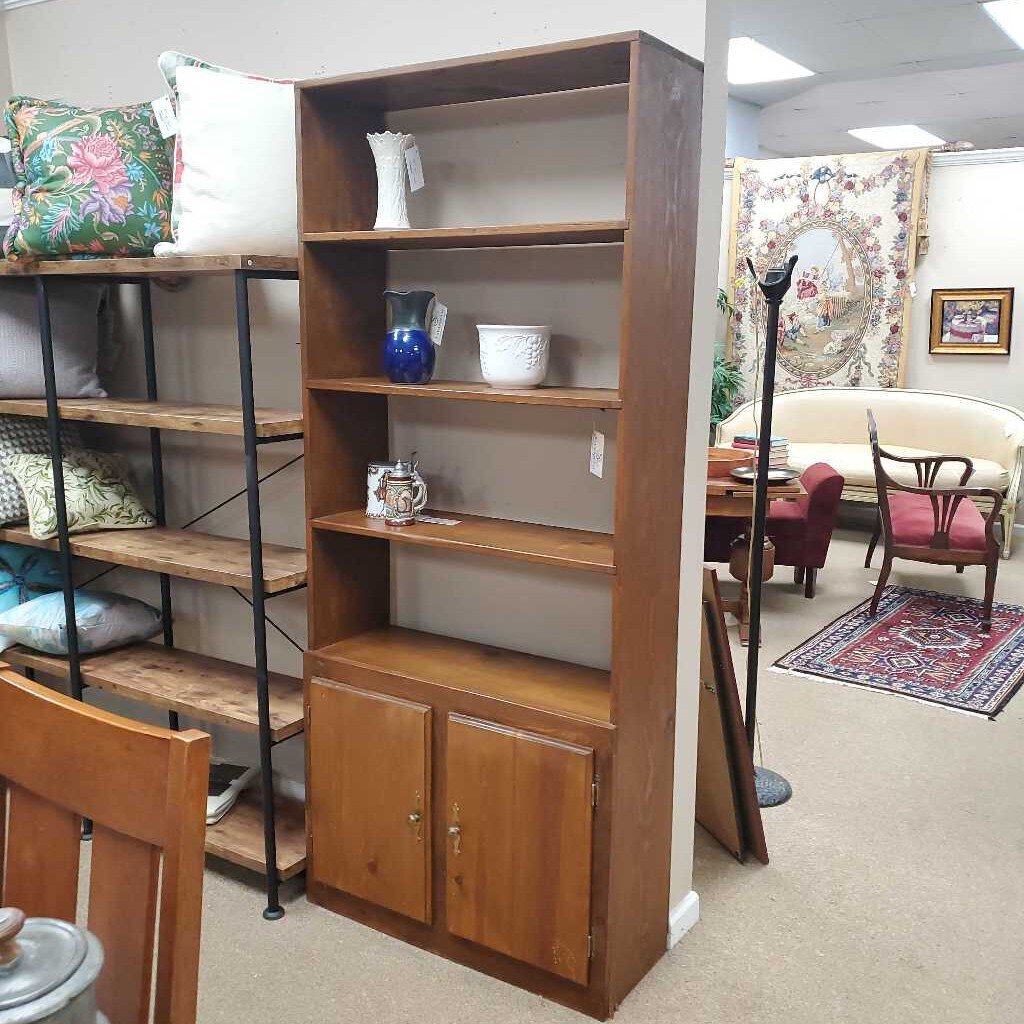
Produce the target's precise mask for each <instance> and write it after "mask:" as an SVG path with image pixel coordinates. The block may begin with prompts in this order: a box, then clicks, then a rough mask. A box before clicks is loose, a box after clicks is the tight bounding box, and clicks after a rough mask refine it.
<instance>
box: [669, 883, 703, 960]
mask: <svg viewBox="0 0 1024 1024" xmlns="http://www.w3.org/2000/svg"><path fill="white" fill-rule="evenodd" d="M699 920H700V897H699V896H698V895H697V894H696V893H695V892H694V891H693V890H692V889H691V890H690V891H689V892H688V893H687V894H686V895H685V896H684V897H683V898H682V899H681V900H680V901H679V902H678V903H677V904H676V905H675V906H674V907H673V908H672V909H671V910H670V911H669V915H668V948H669V949H671V948H672V947H673V946H674V945H675V944H676V943H677V942H678V941H679V940H680V939H681V938H682V937H683V936H684V935H685V934H686V933H687V932H688V931H689V930H690V929H691V928H692V927H693V926H694V925H695V924H696V923H697V922H698V921H699Z"/></svg>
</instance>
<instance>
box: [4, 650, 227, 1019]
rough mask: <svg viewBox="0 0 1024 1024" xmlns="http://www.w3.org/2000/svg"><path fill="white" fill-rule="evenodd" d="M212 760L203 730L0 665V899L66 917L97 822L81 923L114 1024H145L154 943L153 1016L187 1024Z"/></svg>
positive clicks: (101, 999)
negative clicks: (84, 847)
mask: <svg viewBox="0 0 1024 1024" xmlns="http://www.w3.org/2000/svg"><path fill="white" fill-rule="evenodd" d="M209 761H210V738H209V736H207V735H205V734H204V733H201V732H195V731H189V732H180V733H174V732H169V731H168V730H166V729H157V728H151V727H150V726H146V725H141V724H139V723H137V722H131V721H128V720H127V719H124V718H121V717H119V716H117V715H112V714H108V713H107V712H105V711H100V710H98V709H96V708H92V707H89V706H87V705H85V704H81V703H79V702H77V701H74V700H71V699H70V698H68V697H64V696H63V695H61V694H59V693H56V692H54V691H53V690H50V689H48V688H47V687H45V686H41V685H39V684H37V683H33V682H29V681H28V680H27V679H25V678H24V677H22V676H20V675H18V674H17V673H16V672H14V671H13V670H12V669H11V668H10V667H9V666H7V665H3V664H0V892H2V900H0V904H2V905H6V906H14V907H20V908H21V909H22V910H23V911H25V913H26V914H28V915H29V916H30V917H56V918H60V919H62V920H65V921H74V920H75V916H76V908H77V901H78V878H79V854H80V849H81V839H80V835H81V825H82V818H83V817H86V818H90V819H92V821H93V840H92V865H91V875H90V883H89V907H88V922H87V927H88V928H89V930H90V931H91V932H92V933H93V934H94V935H95V936H96V937H97V938H98V939H99V940H100V941H101V942H102V943H103V949H104V956H105V961H104V965H103V971H102V973H101V974H100V977H99V980H98V982H97V992H96V995H97V1001H98V1005H99V1008H100V1010H102V1011H103V1013H105V1014H106V1015H107V1017H108V1018H109V1019H110V1024H145V1022H147V1021H149V1020H150V1009H151V1007H150V1004H151V1001H152V1000H151V997H152V995H153V992H152V989H153V974H154V972H153V950H154V939H156V941H157V950H158V951H157V955H156V972H155V973H156V993H155V1001H153V1018H152V1019H153V1020H154V1021H155V1024H195V1020H196V990H197V985H198V975H199V930H200V923H201V917H202V894H203V844H204V840H205V828H206V789H207V780H208V775H209ZM5 791H6V792H5ZM5 836H6V851H7V852H6V857H4V855H3V850H4V848H5V847H4V843H3V840H4V837H5ZM161 862H162V871H161ZM158 912H159V924H157V915H158Z"/></svg>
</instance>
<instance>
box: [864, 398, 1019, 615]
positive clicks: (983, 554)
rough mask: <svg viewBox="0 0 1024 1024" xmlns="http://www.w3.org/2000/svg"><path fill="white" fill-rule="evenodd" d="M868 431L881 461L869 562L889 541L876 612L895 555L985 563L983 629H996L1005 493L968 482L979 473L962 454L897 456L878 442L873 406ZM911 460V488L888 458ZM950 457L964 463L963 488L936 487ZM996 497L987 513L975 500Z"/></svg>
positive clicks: (873, 450)
mask: <svg viewBox="0 0 1024 1024" xmlns="http://www.w3.org/2000/svg"><path fill="white" fill-rule="evenodd" d="M868 435H869V437H870V438H871V457H872V459H873V461H874V466H875V486H876V488H877V490H878V523H877V525H876V527H875V532H874V535H873V536H872V538H871V543H870V544H869V545H868V553H867V558H865V560H864V566H865V568H867V567H868V566H869V565H870V564H871V556H872V555H873V554H874V552H875V546H876V545H877V543H878V540H879V537H880V536H881V537H882V538H883V540H884V545H885V547H884V552H885V553H884V556H883V558H882V568H881V570H880V571H879V574H878V585H877V586H876V587H875V593H874V596H873V597H872V599H871V614H872V615H875V614H876V613H877V611H878V602H879V601H880V600H881V599H882V591H883V590H884V589H885V585H886V583H887V582H888V580H889V573H890V571H891V569H892V560H893V559H894V558H906V559H910V560H912V561H916V562H932V563H937V564H940V565H955V566H956V571H957V572H963V570H964V566H967V565H984V566H985V603H984V608H983V610H982V623H981V628H982V630H983V631H984V632H986V633H987V632H988V631H989V630H990V629H991V628H992V600H993V597H994V595H995V587H996V570H997V569H998V568H999V547H1000V545H999V541H998V539H997V538H996V534H995V524H996V523H997V522H998V521H999V514H1000V510H1001V509H1002V505H1003V496H1002V495H1001V494H1000V493H999V491H996V490H993V489H992V488H991V487H968V486H967V481H968V480H970V478H971V474H972V473H973V472H974V466H973V464H972V462H971V460H970V459H968V458H964V457H961V456H957V455H937V456H927V457H918V458H910V457H906V456H902V455H893V454H892V453H890V452H887V451H886V450H885V449H884V448H882V447H880V446H879V443H878V426H877V424H876V423H875V417H874V414H873V413H872V411H871V410H870V409H869V410H868ZM883 459H884V460H888V461H891V462H902V463H905V464H911V465H913V466H914V467H915V470H916V473H917V486H916V487H909V486H907V485H905V484H901V483H898V482H897V481H896V480H894V479H893V478H892V477H891V476H889V475H888V474H887V473H886V471H885V468H884V466H883V465H882V460H883ZM947 462H954V463H960V464H962V465H963V467H964V471H963V474H962V475H961V477H960V484H959V486H957V487H936V486H935V481H936V479H937V477H938V474H939V471H940V470H941V468H942V466H943V465H945V464H946V463H947ZM975 498H978V499H982V500H983V501H985V502H986V503H987V502H989V501H991V503H992V507H991V508H990V509H989V511H988V514H987V515H982V513H981V511H980V510H979V508H978V506H977V505H976V504H975V503H974V501H973V500H972V499H975Z"/></svg>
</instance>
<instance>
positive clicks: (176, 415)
mask: <svg viewBox="0 0 1024 1024" xmlns="http://www.w3.org/2000/svg"><path fill="white" fill-rule="evenodd" d="M59 405H60V415H61V418H62V419H65V420H78V421H80V422H85V423H113V424H121V425H124V426H132V427H158V428H160V429H163V430H184V431H189V432H193V433H197V434H228V435H231V436H234V437H241V436H242V410H241V408H240V407H237V406H231V405H193V404H188V403H182V402H147V401H143V400H141V399H133V398H66V399H62V400H61V401H60V403H59ZM0 414H8V415H12V416H36V417H44V416H46V401H45V399H42V398H7V399H3V400H0ZM300 433H302V414H301V413H299V412H290V411H287V410H284V409H257V410H256V436H257V437H280V436H282V435H284V434H300Z"/></svg>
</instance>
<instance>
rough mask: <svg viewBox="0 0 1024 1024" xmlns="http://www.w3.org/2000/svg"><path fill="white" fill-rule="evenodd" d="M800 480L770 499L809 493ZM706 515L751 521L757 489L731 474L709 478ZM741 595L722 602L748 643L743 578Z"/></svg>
mask: <svg viewBox="0 0 1024 1024" xmlns="http://www.w3.org/2000/svg"><path fill="white" fill-rule="evenodd" d="M806 493H807V492H806V491H805V490H804V486H803V484H802V483H800V481H799V480H794V481H792V483H788V484H777V485H774V486H772V487H769V488H768V502H769V504H770V503H771V502H773V501H796V499H797V498H799V497H800V496H801V495H804V494H806ZM704 515H705V517H707V516H725V517H727V518H729V519H746V520H750V519H752V518H753V516H754V488H753V485H752V484H743V483H740V482H739V481H737V480H733V479H732V478H731V477H725V478H719V479H709V480H708V482H707V488H706V498H705V503H704ZM739 584H740V593H739V597H737V598H735V599H734V600H731V601H722V607H723V608H724V609H725V610H726V611H727V612H729V613H730V614H732V615H735V616H736V618H737V619H738V620H739V624H740V642H741V643H744V644H745V643H746V642H747V640H748V639H749V637H750V591H749V588H748V587H747V581H746V580H740V581H739Z"/></svg>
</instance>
